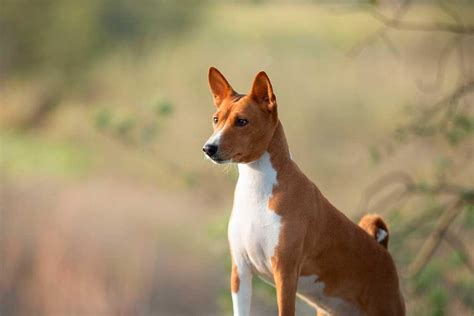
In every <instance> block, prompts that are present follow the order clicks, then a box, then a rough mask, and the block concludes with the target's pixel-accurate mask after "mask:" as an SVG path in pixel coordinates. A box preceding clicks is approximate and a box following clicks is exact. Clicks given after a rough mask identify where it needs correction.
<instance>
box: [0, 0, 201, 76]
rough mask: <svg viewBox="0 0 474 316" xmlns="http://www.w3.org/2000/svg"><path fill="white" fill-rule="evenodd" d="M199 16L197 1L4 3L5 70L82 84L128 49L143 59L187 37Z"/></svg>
mask: <svg viewBox="0 0 474 316" xmlns="http://www.w3.org/2000/svg"><path fill="white" fill-rule="evenodd" d="M197 16H198V1H194V0H183V1H167V0H146V1H133V0H84V1H70V0H35V1H28V0H3V1H2V4H1V10H0V32H1V36H0V50H1V51H2V63H3V65H2V66H3V67H2V69H3V71H4V72H6V73H8V74H17V73H22V74H28V75H29V74H31V73H35V72H37V71H43V70H48V71H49V72H52V73H57V72H59V73H60V74H61V75H62V76H67V77H69V76H72V77H74V78H76V77H77V76H78V75H79V74H80V72H81V71H82V70H84V69H85V67H87V66H89V65H91V64H92V63H93V62H94V61H95V60H96V59H97V58H98V57H101V56H104V55H105V54H106V53H108V52H113V51H116V50H117V49H120V48H123V47H126V48H130V49H132V50H133V51H135V52H137V53H139V52H141V51H143V48H144V47H143V46H144V45H148V44H155V43H160V42H162V41H163V40H165V39H166V38H170V37H172V36H174V35H175V34H177V33H179V32H181V31H182V30H184V29H185V28H186V27H187V26H188V25H190V24H191V23H192V22H193V21H194V20H195V19H196V17H197Z"/></svg>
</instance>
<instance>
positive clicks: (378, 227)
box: [359, 214, 389, 248]
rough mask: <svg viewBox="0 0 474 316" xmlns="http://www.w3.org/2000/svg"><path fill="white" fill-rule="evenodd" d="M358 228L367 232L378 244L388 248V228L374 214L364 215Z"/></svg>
mask: <svg viewBox="0 0 474 316" xmlns="http://www.w3.org/2000/svg"><path fill="white" fill-rule="evenodd" d="M359 226H360V227H361V228H362V229H363V230H365V231H366V232H367V234H369V235H370V236H372V238H374V239H375V240H377V242H378V243H379V244H381V245H382V246H384V247H385V248H387V247H388V237H389V236H388V228H387V224H385V222H384V221H383V219H382V218H381V217H380V216H379V215H376V214H367V215H364V216H363V217H362V218H361V219H360V221H359Z"/></svg>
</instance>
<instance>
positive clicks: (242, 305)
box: [232, 265, 252, 316]
mask: <svg viewBox="0 0 474 316" xmlns="http://www.w3.org/2000/svg"><path fill="white" fill-rule="evenodd" d="M232 273H233V276H232V278H233V279H235V278H238V283H239V285H238V289H237V288H234V290H235V292H234V291H232V305H233V307H234V316H249V315H250V304H251V302H252V272H251V271H250V269H249V268H248V267H247V266H246V265H237V269H233V271H232Z"/></svg>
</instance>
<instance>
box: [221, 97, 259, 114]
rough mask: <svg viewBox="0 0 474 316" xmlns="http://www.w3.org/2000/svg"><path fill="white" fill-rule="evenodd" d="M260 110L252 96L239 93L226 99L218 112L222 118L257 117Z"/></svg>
mask: <svg viewBox="0 0 474 316" xmlns="http://www.w3.org/2000/svg"><path fill="white" fill-rule="evenodd" d="M260 111H261V110H260V108H259V106H258V105H257V104H256V103H255V101H254V100H253V99H252V98H250V97H249V96H247V95H241V94H239V95H235V96H234V97H233V98H231V99H228V100H225V102H223V103H222V104H221V106H219V108H218V109H217V111H216V114H217V115H219V116H222V118H227V117H229V116H244V117H255V116H256V115H258V114H259V112H260Z"/></svg>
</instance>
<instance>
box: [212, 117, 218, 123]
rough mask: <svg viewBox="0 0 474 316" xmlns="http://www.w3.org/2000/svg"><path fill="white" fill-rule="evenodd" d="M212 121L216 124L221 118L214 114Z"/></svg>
mask: <svg viewBox="0 0 474 316" xmlns="http://www.w3.org/2000/svg"><path fill="white" fill-rule="evenodd" d="M212 121H213V122H214V124H217V122H219V119H218V118H217V116H214V117H213V118H212Z"/></svg>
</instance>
